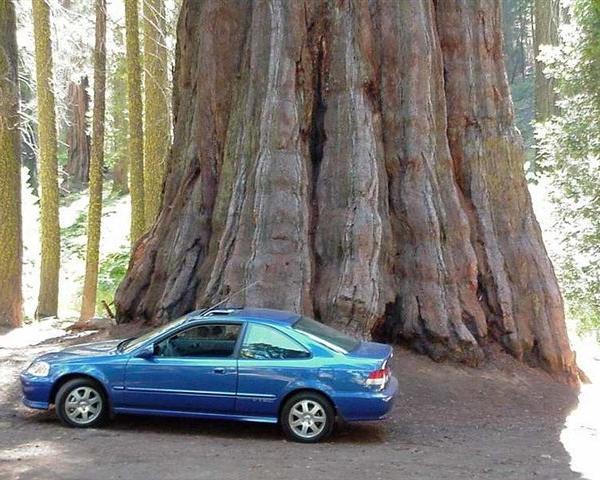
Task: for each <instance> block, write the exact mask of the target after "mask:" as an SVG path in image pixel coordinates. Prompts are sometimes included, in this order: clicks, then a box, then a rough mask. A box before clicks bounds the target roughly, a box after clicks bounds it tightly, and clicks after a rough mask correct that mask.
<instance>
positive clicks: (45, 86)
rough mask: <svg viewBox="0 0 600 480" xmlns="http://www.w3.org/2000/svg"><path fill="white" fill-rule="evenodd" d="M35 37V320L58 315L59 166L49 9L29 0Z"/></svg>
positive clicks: (40, 0) (44, 3)
mask: <svg viewBox="0 0 600 480" xmlns="http://www.w3.org/2000/svg"><path fill="white" fill-rule="evenodd" d="M32 5H33V33H34V37H35V74H36V85H37V114H38V137H39V157H40V190H41V192H40V234H41V244H42V258H41V262H40V292H39V296H38V306H37V309H36V317H38V318H43V317H53V316H56V314H57V312H58V275H59V270H60V225H59V218H58V163H57V157H56V112H55V109H54V108H55V106H54V85H53V79H52V42H51V39H50V8H49V6H48V3H46V1H45V0H32Z"/></svg>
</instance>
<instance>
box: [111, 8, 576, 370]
mask: <svg viewBox="0 0 600 480" xmlns="http://www.w3.org/2000/svg"><path fill="white" fill-rule="evenodd" d="M500 22H501V16H500V7H499V1H498V0H496V1H493V0H480V1H477V0H444V1H443V2H442V1H438V2H436V1H432V0H415V1H411V2H392V1H389V2H387V1H382V2H364V1H360V0H345V1H336V2H328V1H323V2H317V1H308V0H307V1H298V2H288V1H285V0H272V1H261V0H257V1H254V2H246V1H242V0H227V1H220V2H217V1H210V0H206V1H203V2H195V1H187V2H184V4H183V7H182V12H181V17H180V20H179V27H178V47H177V65H176V72H175V73H176V77H175V82H176V83H175V104H174V109H175V111H174V113H175V137H174V143H173V146H172V151H171V156H170V159H169V165H168V173H167V178H166V183H165V196H164V199H163V204H162V209H161V213H160V215H159V218H158V220H157V222H156V223H155V225H154V226H153V228H152V229H151V230H150V232H148V233H147V234H146V235H145V236H144V237H142V239H141V240H140V241H139V242H138V243H137V244H136V246H135V249H134V252H133V256H132V261H131V264H130V268H129V271H128V274H127V276H126V278H125V280H124V281H123V283H122V285H121V286H120V288H119V291H118V294H117V307H118V314H119V318H120V320H121V321H128V320H133V319H135V320H144V321H147V322H153V323H160V322H164V321H167V320H168V319H171V318H173V317H176V316H177V315H180V314H182V313H185V312H187V311H190V310H192V309H194V308H197V307H199V306H202V305H206V304H208V303H210V302H212V301H215V300H219V299H220V298H222V297H223V296H224V295H225V294H226V293H227V292H229V291H235V290H237V289H239V288H241V287H243V286H246V285H250V284H252V283H254V282H258V283H257V284H256V285H254V286H252V287H251V288H248V289H247V290H245V291H244V292H243V294H241V295H238V296H237V297H236V298H234V299H232V301H231V303H234V304H246V305H260V306H267V307H277V308H284V309H290V310H295V311H298V312H303V313H306V314H309V315H314V316H315V317H317V318H318V319H320V320H322V321H323V322H326V323H329V324H332V325H334V326H337V327H339V328H343V329H345V330H347V331H351V332H353V333H355V334H358V335H362V336H369V335H375V336H376V337H377V338H381V339H386V340H389V341H394V342H398V343H402V344H406V345H409V346H411V347H412V348H414V349H416V350H418V351H420V352H423V353H427V354H428V355H430V356H431V357H432V358H434V359H437V360H442V359H445V358H451V359H455V360H457V361H462V362H465V363H468V364H474V365H475V364H479V363H480V362H481V361H482V360H483V359H484V358H485V350H486V349H485V347H486V345H488V344H489V343H494V342H495V343H499V344H501V345H502V346H503V348H505V349H506V350H507V351H508V352H510V353H512V354H513V355H515V356H516V357H517V358H519V359H523V360H526V361H528V362H529V363H531V364H535V365H540V366H542V367H543V368H545V369H546V370H548V371H550V372H552V373H553V374H555V375H556V376H557V377H559V378H561V379H563V380H565V381H572V380H574V379H575V377H576V367H575V363H574V358H573V354H572V353H571V351H570V348H569V345H568V342H567V337H566V332H565V325H564V316H563V310H562V300H561V296H560V292H559V290H558V287H557V283H556V279H555V277H554V273H553V270H552V265H551V264H550V262H549V260H548V257H547V255H546V252H545V250H544V246H543V243H542V238H541V233H540V229H539V227H538V225H537V222H536V220H535V218H534V215H533V211H532V207H531V201H530V198H529V193H528V190H527V185H526V183H525V179H524V173H523V167H522V163H523V153H522V149H521V141H520V138H519V136H518V133H517V132H516V130H515V128H514V125H513V113H512V105H511V100H510V95H509V92H508V88H507V81H506V75H505V68H504V64H503V59H502V46H501V40H502V38H501V25H500Z"/></svg>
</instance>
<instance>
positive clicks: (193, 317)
mask: <svg viewBox="0 0 600 480" xmlns="http://www.w3.org/2000/svg"><path fill="white" fill-rule="evenodd" d="M391 357H392V348H391V347H390V346H389V345H384V344H381V343H374V342H363V341H360V340H356V339H355V338H352V337H349V336H347V335H345V334H343V333H341V332H339V331H337V330H335V329H333V328H330V327H328V326H326V325H323V324H321V323H319V322H317V321H315V320H312V319H310V318H307V317H304V316H300V315H298V314H294V313H291V312H285V311H279V310H269V309H248V308H246V309H220V310H217V309H213V310H210V311H205V312H192V313H190V314H188V315H186V316H184V317H182V318H180V319H178V320H175V321H173V322H171V323H169V324H167V325H164V326H162V327H160V328H157V329H155V330H152V331H150V332H149V333H146V334H144V335H141V336H139V337H136V338H129V339H126V340H121V341H118V340H115V341H104V342H99V343H89V344H85V345H77V346H73V347H69V348H66V349H64V350H62V351H59V352H55V353H47V354H45V355H42V356H40V357H38V358H36V359H35V361H34V362H33V363H32V364H31V365H30V366H29V367H28V368H27V369H26V370H25V371H23V373H22V374H21V384H22V387H23V395H24V399H23V402H24V403H25V405H27V406H28V407H31V408H38V409H48V408H49V406H50V405H51V404H54V405H55V407H56V413H57V415H58V418H59V419H60V420H61V422H62V423H63V424H64V425H67V426H69V427H96V426H99V425H101V424H102V423H103V422H105V421H106V420H107V419H108V418H109V417H111V416H112V415H113V414H118V413H127V414H142V415H171V416H177V417H198V418H210V419H226V420H242V421H250V422H266V423H280V425H281V427H282V429H283V431H284V432H285V434H286V435H287V436H288V438H290V439H292V440H295V441H299V442H306V443H308V442H317V441H319V440H321V439H323V438H325V437H326V436H327V435H329V434H330V433H331V431H332V429H333V426H334V423H335V418H336V416H339V417H340V418H342V419H344V420H345V421H362V420H378V419H381V418H383V417H384V416H385V415H386V413H387V412H388V411H389V410H390V408H391V406H392V402H393V400H394V396H395V395H396V391H397V389H398V382H397V380H396V378H395V377H393V376H392V375H391V372H390V367H389V365H390V358H391Z"/></svg>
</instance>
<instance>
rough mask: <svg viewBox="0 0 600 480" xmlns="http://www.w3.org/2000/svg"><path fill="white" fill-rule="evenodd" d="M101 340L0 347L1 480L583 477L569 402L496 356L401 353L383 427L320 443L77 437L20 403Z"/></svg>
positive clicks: (201, 434)
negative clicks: (571, 450) (441, 358)
mask: <svg viewBox="0 0 600 480" xmlns="http://www.w3.org/2000/svg"><path fill="white" fill-rule="evenodd" d="M104 336H105V335H101V334H95V335H92V336H87V337H79V338H69V337H68V336H67V337H64V336H63V337H59V338H58V339H56V338H55V339H54V340H46V341H43V342H41V343H38V344H37V345H23V344H22V343H21V344H19V343H18V342H17V343H14V342H13V344H12V346H11V345H10V344H9V346H8V347H7V346H5V347H4V348H2V346H1V345H2V343H1V342H0V478H1V479H35V480H44V479H62V480H67V479H83V478H86V479H128V480H135V479H142V478H143V479H169V480H171V479H194V480H198V479H204V478H207V479H208V478H210V479H219V480H225V479H254V478H261V479H265V480H268V479H310V478H327V479H338V478H340V479H345V480H350V479H366V478H368V479H373V480H376V479H403V480H408V479H420V480H423V479H432V480H439V479H443V480H465V479H502V480H509V479H515V480H524V479H556V480H569V479H577V478H588V477H582V476H580V475H579V474H576V473H573V472H572V471H571V469H570V466H569V465H570V460H571V459H570V456H569V454H568V453H567V452H566V451H565V449H564V447H563V445H562V444H561V442H560V438H559V437H560V434H561V430H563V428H564V425H565V420H566V418H567V416H568V414H569V413H570V412H571V411H572V410H573V409H574V408H575V406H576V404H577V395H576V393H575V392H573V391H572V390H570V389H569V388H567V387H565V386H562V385H559V384H556V383H554V382H552V381H551V380H549V378H548V377H547V376H546V375H545V374H544V373H542V372H539V371H535V370H533V369H529V368H527V367H523V366H522V365H519V364H517V363H516V362H515V361H513V360H512V359H511V358H509V357H508V356H506V355H503V354H501V353H497V354H495V355H494V360H493V361H492V362H490V364H489V365H487V366H485V367H483V368H480V369H472V368H468V367H461V366H456V365H448V364H436V363H433V362H432V361H430V360H429V359H427V358H425V357H422V356H417V355H414V354H412V353H409V352H407V351H405V350H401V349H398V350H396V353H395V357H394V365H393V369H394V372H395V374H396V376H397V377H398V379H399V381H400V388H401V392H402V394H401V396H400V397H399V398H398V399H397V401H396V404H395V407H394V409H393V411H392V413H391V415H390V417H389V418H388V419H387V420H386V421H384V422H381V423H379V424H376V423H374V424H351V425H342V426H339V427H338V428H337V429H336V431H335V433H334V434H333V436H332V437H331V438H330V439H329V441H327V442H326V443H322V444H318V445H300V444H295V443H290V442H287V441H286V440H284V439H283V437H282V435H281V433H280V432H279V430H278V428H277V427H275V426H269V425H259V424H242V423H234V422H212V421H210V422H209V421H200V420H198V421H193V420H188V419H185V420H179V419H171V418H158V417H135V416H118V417H116V418H115V419H114V420H113V421H112V422H110V424H109V425H108V426H107V427H105V428H102V429H89V430H74V429H67V428H64V427H62V426H61V425H60V424H59V422H58V420H57V419H56V417H55V415H54V412H53V411H49V412H44V411H35V410H29V409H27V408H25V407H24V406H23V405H22V404H21V402H20V390H19V385H18V373H19V371H20V370H21V369H23V368H24V367H25V366H26V364H27V363H28V362H29V361H30V360H31V359H32V358H33V357H35V356H36V355H38V354H40V353H43V352H46V351H49V350H54V349H57V348H60V347H63V346H66V345H68V344H71V343H78V342H82V341H84V340H85V341H88V340H90V339H97V338H101V337H104ZM1 338H2V337H1V332H0V339H1ZM25 343H35V340H31V341H30V342H25ZM5 345H6V343H5Z"/></svg>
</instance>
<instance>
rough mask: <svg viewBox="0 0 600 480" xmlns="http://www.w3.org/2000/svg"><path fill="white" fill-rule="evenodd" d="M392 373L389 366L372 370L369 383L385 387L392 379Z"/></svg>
mask: <svg viewBox="0 0 600 480" xmlns="http://www.w3.org/2000/svg"><path fill="white" fill-rule="evenodd" d="M390 373H391V372H390V369H389V367H387V366H384V367H383V368H380V369H379V370H375V371H373V372H371V373H370V374H369V377H368V378H367V385H369V386H374V387H378V388H380V389H383V388H384V387H385V386H386V384H387V382H388V380H389V379H390Z"/></svg>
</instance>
